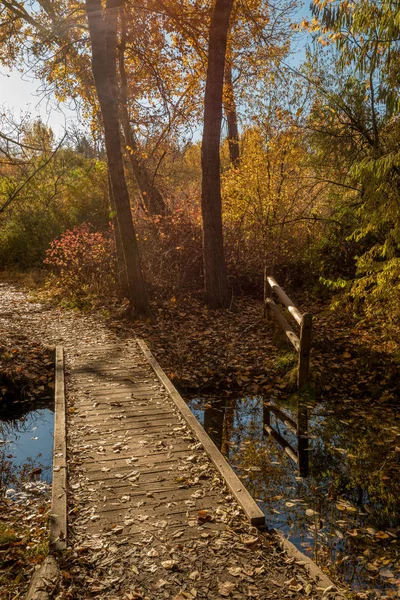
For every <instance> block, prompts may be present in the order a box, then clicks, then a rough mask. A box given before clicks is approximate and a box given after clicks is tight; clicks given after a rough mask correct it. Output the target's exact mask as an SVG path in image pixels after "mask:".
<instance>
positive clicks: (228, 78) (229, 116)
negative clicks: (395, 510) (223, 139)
mask: <svg viewBox="0 0 400 600" xmlns="http://www.w3.org/2000/svg"><path fill="white" fill-rule="evenodd" d="M225 87H226V102H225V115H226V120H227V122H228V147H229V158H230V160H231V164H232V166H233V167H238V166H239V164H240V151H239V129H238V122H237V112H236V103H235V95H234V91H233V81H232V64H231V63H230V62H227V63H226V65H225Z"/></svg>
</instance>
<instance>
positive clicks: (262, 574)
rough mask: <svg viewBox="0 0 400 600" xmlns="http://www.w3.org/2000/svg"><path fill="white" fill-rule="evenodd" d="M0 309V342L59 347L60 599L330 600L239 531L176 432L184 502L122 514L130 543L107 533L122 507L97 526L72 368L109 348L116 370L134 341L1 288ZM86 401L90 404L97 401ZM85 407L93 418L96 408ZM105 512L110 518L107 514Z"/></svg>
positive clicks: (231, 505) (220, 492)
mask: <svg viewBox="0 0 400 600" xmlns="http://www.w3.org/2000/svg"><path fill="white" fill-rule="evenodd" d="M0 309H1V310H0V335H9V334H15V335H17V334H19V335H26V336H28V337H29V338H30V339H31V340H32V342H34V341H40V342H41V343H45V344H47V345H49V346H53V347H54V346H55V345H63V346H64V348H65V356H66V375H67V377H66V385H67V402H68V407H69V408H68V453H69V456H68V461H69V465H70V472H69V518H70V528H69V543H70V549H69V550H67V551H66V553H65V554H64V556H63V558H62V572H63V583H62V590H61V592H60V595H59V598H65V599H71V600H72V599H74V598H104V599H106V598H107V599H114V598H123V599H126V600H134V599H136V598H147V599H148V600H152V599H153V598H154V599H158V598H166V599H168V598H170V599H174V600H184V599H189V600H190V599H193V598H204V599H206V598H210V599H220V598H236V599H240V598H262V599H268V598H271V599H272V598H294V599H295V598H306V597H307V598H317V597H321V596H322V595H324V597H325V598H329V597H334V596H335V592H334V591H333V590H325V592H324V591H323V589H321V587H319V588H318V586H317V585H316V584H315V582H313V581H312V580H311V579H310V578H309V576H308V575H307V573H306V571H305V569H304V567H303V566H302V565H301V564H300V562H299V561H296V560H295V559H293V558H290V557H289V556H288V555H286V554H285V553H283V552H282V551H281V549H280V546H279V543H278V539H277V537H276V536H275V535H274V534H263V533H259V532H258V531H257V530H256V529H255V528H252V527H250V526H249V525H248V523H247V522H246V520H245V518H244V516H243V514H242V512H241V510H240V509H239V507H238V506H237V505H236V503H235V502H234V501H233V499H232V498H231V496H230V494H229V493H228V491H227V489H226V488H225V486H224V485H223V483H222V482H221V480H220V478H219V477H218V475H217V473H216V471H214V470H213V468H212V467H211V466H210V463H209V461H208V459H207V458H206V456H205V454H204V452H203V451H202V450H201V448H199V447H198V446H197V445H196V443H195V440H194V439H193V438H192V437H191V435H190V434H189V432H188V431H187V429H186V427H185V426H184V425H181V426H180V429H179V432H175V437H176V436H177V437H178V438H179V439H177V440H174V443H176V442H177V443H178V444H182V443H183V444H185V443H186V445H189V446H190V447H191V456H193V457H194V458H193V459H192V460H190V461H187V460H186V461H181V462H180V461H178V463H177V464H176V465H175V466H176V469H177V471H176V475H177V477H183V476H184V477H185V478H186V481H187V482H188V485H189V488H184V489H183V490H182V494H183V496H185V497H183V496H182V498H175V497H168V495H167V496H166V497H163V498H162V499H160V506H161V508H162V513H163V514H162V515H161V516H162V517H163V518H161V517H160V515H156V516H154V515H153V514H152V513H151V511H149V512H148V513H147V512H146V504H145V502H146V500H145V499H144V498H140V499H139V500H138V502H137V506H136V507H134V508H133V509H132V510H131V511H130V514H129V519H131V520H132V523H131V525H133V529H132V533H134V535H130V536H129V535H127V536H125V535H123V536H121V535H118V536H116V535H115V534H116V532H118V533H121V529H120V524H119V522H117V521H118V519H119V520H121V519H122V521H124V520H126V517H127V514H126V513H125V512H124V511H123V509H122V508H121V511H119V510H117V517H118V518H117V519H115V523H114V522H113V523H111V524H110V523H107V527H106V528H100V527H99V523H98V521H99V518H98V513H97V506H95V504H94V503H92V504H91V503H90V499H91V497H92V496H93V494H94V493H95V492H96V494H97V496H98V491H99V490H98V489H95V486H94V485H93V482H89V481H88V478H87V469H88V468H93V467H88V464H85V456H87V455H90V456H91V457H92V458H91V461H92V463H93V460H96V458H97V459H98V461H99V466H100V461H101V460H102V454H104V453H100V454H99V447H103V446H104V445H105V444H104V445H103V444H101V443H100V442H101V440H100V441H99V440H97V439H92V438H93V433H94V432H93V431H92V429H93V427H92V428H91V427H90V426H88V425H87V424H86V423H85V419H86V417H85V412H86V413H87V410H88V408H89V404H90V403H89V404H88V394H87V391H88V390H89V395H90V393H91V392H90V383H91V382H87V383H88V385H86V383H85V382H83V381H82V377H81V376H80V375H79V365H80V364H81V363H82V352H83V350H82V349H83V348H84V347H86V348H88V347H89V348H91V349H93V348H96V347H98V346H117V345H118V344H119V346H118V347H119V348H120V352H121V356H120V361H121V364H125V365H126V364H128V363H130V362H132V361H133V360H134V359H135V356H134V354H135V343H134V340H133V339H132V340H131V341H129V340H126V335H125V336H124V338H125V339H124V340H121V339H119V338H118V336H117V335H116V334H115V333H113V332H111V331H110V330H109V329H108V327H107V325H106V324H105V323H103V322H102V321H101V319H100V318H97V317H94V316H92V315H90V316H88V315H82V314H78V313H66V312H63V311H59V310H56V309H52V308H49V307H47V306H44V305H40V304H37V303H31V302H29V301H28V298H27V296H26V294H25V293H24V292H23V291H21V290H18V289H16V288H13V287H11V286H7V285H4V284H1V285H0ZM136 359H138V357H137V356H136ZM88 386H89V387H88ZM91 399H92V400H94V404H96V400H95V399H94V398H91ZM92 408H93V410H96V409H97V405H96V406H94V407H93V405H92ZM88 427H89V428H88ZM132 434H133V435H131V436H130V441H131V443H132V444H133V445H134V446H135V448H136V450H137V451H139V450H138V448H139V446H140V445H142V447H143V446H144V447H145V446H146V445H147V444H140V441H141V440H142V441H145V442H147V443H149V442H150V440H146V439H145V437H146V435H147V434H146V431H145V430H143V431H142V430H140V432H132ZM139 438H140V439H139ZM164 438H165V439H164ZM153 441H154V440H153ZM159 441H160V442H162V443H164V444H165V443H168V441H169V442H171V438H170V437H169V436H165V435H164V436H163V438H162V439H160V440H159ZM119 442H120V440H116V443H119ZM125 442H126V439H125ZM139 452H140V451H139ZM125 458H126V457H125ZM125 458H124V460H125ZM128 458H130V459H131V458H132V457H131V456H129V457H128ZM112 466H113V468H114V467H115V465H114V464H113V465H112ZM128 466H129V468H130V467H131V465H128ZM181 467H182V468H181ZM100 468H101V467H100ZM106 468H109V467H106ZM132 468H133V467H132ZM182 474H183V475H182ZM169 476H170V475H169ZM202 478H203V479H204V484H202V485H203V486H204V485H205V486H209V487H210V489H212V493H213V506H212V507H208V506H207V507H206V508H210V509H211V510H210V513H209V514H210V517H211V518H212V521H211V522H210V523H208V522H207V520H206V519H204V525H205V526H204V528H202V526H201V525H200V521H202V516H204V513H201V512H200V513H199V510H200V511H201V510H202V506H200V504H201V502H198V501H199V500H200V499H201V493H200V494H199V495H198V496H196V493H197V492H198V489H193V490H191V489H190V486H191V485H192V484H193V485H194V486H196V485H197V484H198V482H199V481H200V480H201V479H202ZM100 481H103V478H102V477H101V480H99V483H98V484H97V485H100V487H101V486H102V485H104V484H103V483H100ZM130 483H132V484H134V486H133V487H132V486H131V485H130V486H129V487H130V490H131V488H132V489H134V488H136V485H138V484H140V481H137V482H136V481H132V482H130ZM197 487H199V486H197ZM136 489H140V488H136ZM199 489H200V490H201V486H200V487H199ZM130 493H132V491H131V492H130ZM150 493H151V491H150ZM115 494H116V491H115V489H106V488H104V497H102V500H104V503H105V505H107V503H109V501H110V497H113V498H114V499H115ZM117 495H118V498H117V502H118V504H119V506H118V507H117V509H119V507H120V506H122V505H123V504H124V500H123V499H122V497H119V496H120V495H119V493H118V494H117ZM122 495H125V496H128V495H129V493H126V494H125V493H124V494H122ZM186 496H187V497H186ZM187 502H189V504H187ZM109 508H111V509H112V510H115V507H110V506H109ZM175 513H177V514H179V518H178V520H179V523H178V524H176V523H174V525H173V521H174V514H175ZM160 514H161V513H160ZM156 517H157V518H156ZM160 519H161V520H160ZM183 522H184V523H185V530H186V531H187V530H188V529H189V528H190V527H191V526H193V528H194V529H195V530H196V535H189V536H187V535H184V532H181V529H182V527H181V523H183ZM191 523H192V525H191Z"/></svg>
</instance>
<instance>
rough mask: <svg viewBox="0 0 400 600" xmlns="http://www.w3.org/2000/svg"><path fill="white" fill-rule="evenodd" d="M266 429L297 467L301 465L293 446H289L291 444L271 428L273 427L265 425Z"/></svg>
mask: <svg viewBox="0 0 400 600" xmlns="http://www.w3.org/2000/svg"><path fill="white" fill-rule="evenodd" d="M264 429H265V431H266V432H267V433H268V435H270V436H271V437H272V439H274V440H275V441H276V442H278V444H280V446H282V448H283V451H284V452H286V454H287V455H288V456H290V458H291V459H292V461H293V462H294V463H295V464H296V465H298V464H299V457H298V456H297V452H296V450H295V449H294V448H292V446H291V445H290V444H289V442H287V441H286V440H285V438H284V437H282V436H281V434H280V433H278V432H277V431H275V429H273V428H272V427H271V425H264Z"/></svg>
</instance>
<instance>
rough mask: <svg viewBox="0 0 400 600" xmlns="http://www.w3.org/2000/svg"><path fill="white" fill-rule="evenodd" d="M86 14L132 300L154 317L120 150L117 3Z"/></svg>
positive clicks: (90, 2)
mask: <svg viewBox="0 0 400 600" xmlns="http://www.w3.org/2000/svg"><path fill="white" fill-rule="evenodd" d="M86 12H87V17H88V23H89V33H90V41H91V46H92V72H93V77H94V81H95V86H96V92H97V95H98V98H99V103H100V108H101V114H102V117H103V124H104V137H105V145H106V153H107V161H108V168H109V173H110V178H111V184H112V190H113V194H114V200H115V206H116V211H117V219H118V224H119V231H120V234H121V240H122V247H123V251H124V256H125V264H126V272H127V277H128V286H129V301H130V303H131V305H132V308H133V309H134V311H135V313H136V314H137V316H140V317H151V316H152V314H151V310H150V306H149V303H148V299H147V293H146V288H145V284H144V278H143V273H142V269H141V264H140V256H139V248H138V245H137V241H136V233H135V228H134V225H133V221H132V213H131V206H130V201H129V193H128V188H127V185H126V179H125V173H124V165H123V160H122V151H121V138H120V123H119V118H118V102H117V78H116V48H117V16H118V0H107V6H106V9H105V11H104V14H103V9H102V5H101V0H86Z"/></svg>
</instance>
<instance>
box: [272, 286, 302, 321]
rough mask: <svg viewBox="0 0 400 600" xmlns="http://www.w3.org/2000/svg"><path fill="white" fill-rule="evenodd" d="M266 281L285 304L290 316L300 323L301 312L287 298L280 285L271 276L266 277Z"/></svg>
mask: <svg viewBox="0 0 400 600" xmlns="http://www.w3.org/2000/svg"><path fill="white" fill-rule="evenodd" d="M267 280H268V283H269V285H270V286H271V288H272V290H273V291H274V292H275V294H276V295H277V296H278V298H279V300H280V301H281V302H282V304H284V305H285V306H286V308H287V309H288V311H289V312H290V314H291V315H292V317H293V318H294V319H295V320H296V321H297V323H298V324H299V325H300V324H301V319H302V314H301V312H300V311H299V309H298V308H297V307H296V306H295V304H294V302H293V301H292V300H291V299H290V298H289V296H288V295H287V294H286V293H285V292H284V290H283V289H282V288H281V286H280V285H278V283H277V281H276V280H275V279H274V278H273V277H267Z"/></svg>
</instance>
